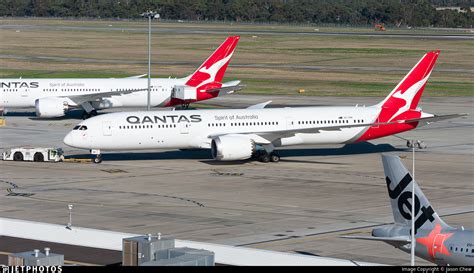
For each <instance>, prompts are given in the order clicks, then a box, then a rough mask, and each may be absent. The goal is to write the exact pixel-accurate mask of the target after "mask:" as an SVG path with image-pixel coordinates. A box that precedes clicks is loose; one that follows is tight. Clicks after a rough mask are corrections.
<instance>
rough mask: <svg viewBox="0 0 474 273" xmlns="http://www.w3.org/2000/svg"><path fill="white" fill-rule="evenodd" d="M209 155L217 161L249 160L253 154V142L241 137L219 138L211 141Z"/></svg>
mask: <svg viewBox="0 0 474 273" xmlns="http://www.w3.org/2000/svg"><path fill="white" fill-rule="evenodd" d="M211 153H212V158H214V159H215V160H219V161H231V160H244V159H249V158H250V157H251V156H252V154H253V153H255V142H254V141H253V140H252V139H251V138H249V137H247V136H242V135H230V136H220V137H216V138H214V139H213V140H212V142H211Z"/></svg>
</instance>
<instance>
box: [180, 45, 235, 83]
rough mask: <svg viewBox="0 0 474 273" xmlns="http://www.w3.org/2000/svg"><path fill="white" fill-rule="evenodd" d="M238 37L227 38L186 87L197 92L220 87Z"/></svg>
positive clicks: (194, 74)
mask: <svg viewBox="0 0 474 273" xmlns="http://www.w3.org/2000/svg"><path fill="white" fill-rule="evenodd" d="M239 39H240V37H239V36H230V37H228V38H227V39H226V40H225V41H224V42H223V43H222V44H221V45H220V46H219V47H218V48H217V49H216V51H214V53H212V55H211V56H209V58H208V59H207V60H206V61H205V62H204V63H203V64H202V65H201V66H200V67H199V68H198V69H197V70H196V71H195V72H194V73H193V74H192V75H191V76H190V77H189V79H188V80H187V82H186V85H188V86H192V87H196V89H197V90H198V91H199V90H207V89H210V88H216V87H220V86H221V85H222V78H224V73H225V71H226V69H227V66H228V65H229V62H230V59H231V58H232V54H233V53H234V50H235V47H236V46H237V43H238V42H239Z"/></svg>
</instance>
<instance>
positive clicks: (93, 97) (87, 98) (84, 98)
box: [64, 88, 148, 105]
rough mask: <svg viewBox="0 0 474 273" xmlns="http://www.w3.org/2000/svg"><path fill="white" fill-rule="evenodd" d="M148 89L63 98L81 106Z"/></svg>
mask: <svg viewBox="0 0 474 273" xmlns="http://www.w3.org/2000/svg"><path fill="white" fill-rule="evenodd" d="M146 90H148V88H137V89H126V90H121V91H110V92H100V93H91V94H82V95H72V96H64V97H65V98H69V99H70V100H72V101H73V102H74V103H76V104H77V105H82V104H83V103H85V102H91V101H98V100H101V99H103V98H110V97H112V96H120V95H125V94H130V93H134V92H138V91H146Z"/></svg>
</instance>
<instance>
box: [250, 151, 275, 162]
mask: <svg viewBox="0 0 474 273" xmlns="http://www.w3.org/2000/svg"><path fill="white" fill-rule="evenodd" d="M255 159H257V160H258V161H260V162H263V163H268V162H278V161H280V156H279V155H278V154H277V153H276V152H270V153H269V152H267V151H265V150H263V151H260V152H258V153H257V154H256V155H255Z"/></svg>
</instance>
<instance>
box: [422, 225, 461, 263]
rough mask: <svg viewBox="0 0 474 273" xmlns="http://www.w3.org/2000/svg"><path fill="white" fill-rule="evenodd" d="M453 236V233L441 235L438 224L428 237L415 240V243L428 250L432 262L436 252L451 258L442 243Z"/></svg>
mask: <svg viewBox="0 0 474 273" xmlns="http://www.w3.org/2000/svg"><path fill="white" fill-rule="evenodd" d="M453 234H454V233H441V225H440V224H439V223H438V224H436V225H435V228H434V229H433V230H432V231H431V232H430V234H428V236H426V237H421V238H416V242H417V243H420V244H422V245H425V246H426V248H427V249H428V255H430V257H431V258H432V259H433V260H434V257H435V255H436V252H439V253H441V254H444V255H446V256H451V252H449V250H448V249H447V248H446V247H445V246H444V241H446V240H447V239H448V238H449V237H451V236H452V235H453Z"/></svg>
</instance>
